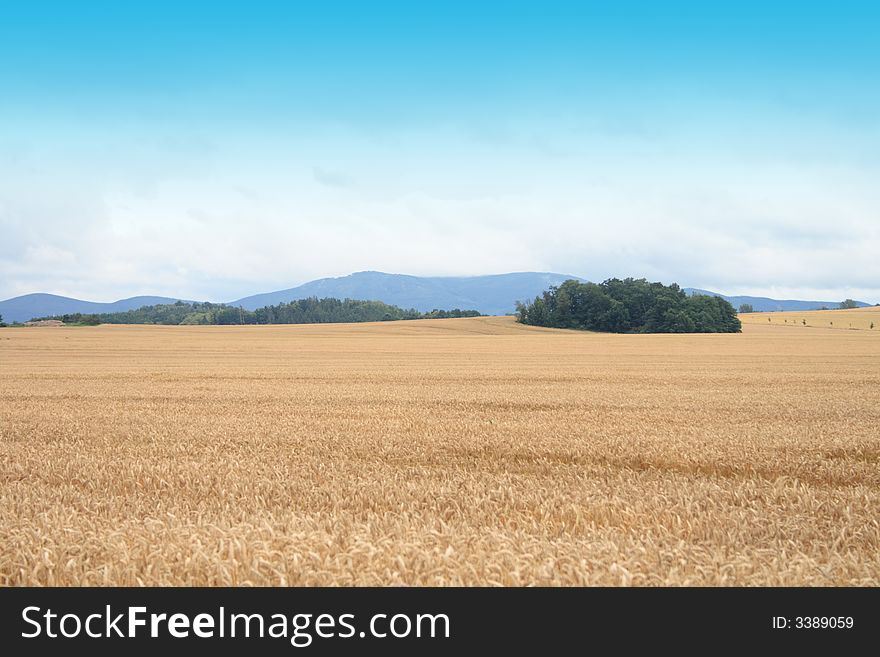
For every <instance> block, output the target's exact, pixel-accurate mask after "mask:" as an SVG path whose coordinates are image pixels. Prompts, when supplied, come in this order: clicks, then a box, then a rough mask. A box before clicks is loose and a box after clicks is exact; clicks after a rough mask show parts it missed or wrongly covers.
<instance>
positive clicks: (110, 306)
mask: <svg viewBox="0 0 880 657" xmlns="http://www.w3.org/2000/svg"><path fill="white" fill-rule="evenodd" d="M569 278H576V279H578V280H584V279H581V278H579V277H577V276H571V275H566V274H556V273H550V272H515V273H509V274H494V275H489V276H434V277H425V276H408V275H405V274H386V273H383V272H378V271H362V272H357V273H354V274H349V275H348V276H340V277H338V278H321V279H318V280H315V281H311V282H309V283H305V284H303V285H300V286H298V287H292V288H289V289H286V290H278V291H276V292H267V293H265V294H255V295H252V296H248V297H244V298H241V299H236V300H235V301H230V302H228V303H229V305H232V306H237V307H238V306H240V307H242V308H244V309H246V310H256V309H257V308H262V307H264V306H269V305H277V304H279V303H288V302H290V301H295V300H297V299H304V298H307V297H312V296H314V297H319V298H324V297H335V298H338V299H346V298H349V299H358V300H364V301H382V302H384V303H387V304H391V305H395V306H400V307H401V308H415V309H416V310H418V311H420V312H429V311H431V310H434V309H435V308H437V309H443V310H451V309H453V308H460V309H461V310H479V311H480V312H481V313H483V314H486V315H504V314H506V313H510V312H513V310H514V306H515V303H516V302H517V301H527V300H531V299H533V298H534V297H535V296H537V295H539V294H541V292H543V291H544V290H546V289H547V288H548V287H549V286H551V285H558V284H560V283H562V282H563V281H565V280H566V279H569ZM684 290H685V292H687V293H689V294H709V295H712V296H720V297H723V298H725V299H727V300H728V301H730V303H731V304H733V306H734V308H738V307H739V306H740V304H743V303H750V304H752V307H753V308H754V309H755V310H756V311H786V310H815V309H818V308H822V307H823V306H825V307H828V308H836V307H837V305H838V303H839V302H837V301H799V300H790V299H786V300H777V299H770V298H767V297H752V296H726V295H723V294H720V293H718V292H711V291H708V290H700V289H697V288H684ZM175 301H177V299H174V298H170V297H158V296H139V297H131V298H129V299H121V300H119V301H114V302H112V303H96V302H93V301H81V300H79V299H72V298H69V297H63V296H58V295H55V294H26V295H24V296H20V297H15V298H13V299H7V300H6V301H0V315H2V316H3V319H4V320H5V321H7V322H25V321H27V320H29V319H32V318H34V317H47V316H50V315H63V314H66V313H112V312H124V311H126V310H134V309H136V308H141V307H143V306H150V305H156V304H165V303H174V302H175ZM868 305H870V304H867V303H864V302H859V306H868Z"/></svg>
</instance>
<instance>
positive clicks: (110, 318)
mask: <svg viewBox="0 0 880 657" xmlns="http://www.w3.org/2000/svg"><path fill="white" fill-rule="evenodd" d="M479 315H480V313H479V312H477V311H476V310H459V309H458V308H456V309H455V310H432V311H431V312H428V313H420V312H419V311H417V310H414V309H409V310H404V309H403V308H399V307H398V306H391V305H389V304H387V303H382V302H381V301H358V300H355V299H345V300H339V299H332V298H328V299H318V298H317V297H309V298H308V299H299V300H297V301H291V302H290V303H282V304H278V305H277V306H266V307H265V308H258V309H257V310H253V311H251V310H244V309H242V308H236V307H233V306H227V305H225V304H217V303H184V302H183V301H178V302H177V303H173V304H165V305H157V306H143V307H142V308H137V309H135V310H128V311H125V312H119V313H103V314H97V315H84V314H82V313H74V314H70V315H56V316H53V317H44V318H41V319H60V320H61V321H62V322H64V323H65V324H80V325H95V324H166V325H179V324H322V323H337V322H380V321H390V320H398V319H446V318H450V317H479Z"/></svg>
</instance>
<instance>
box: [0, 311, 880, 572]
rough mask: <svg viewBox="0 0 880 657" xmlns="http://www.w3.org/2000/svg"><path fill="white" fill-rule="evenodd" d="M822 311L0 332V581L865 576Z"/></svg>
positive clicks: (850, 381)
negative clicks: (680, 329)
mask: <svg viewBox="0 0 880 657" xmlns="http://www.w3.org/2000/svg"><path fill="white" fill-rule="evenodd" d="M824 312H831V311H824ZM844 312H850V313H857V314H858V313H861V315H859V317H860V318H861V316H862V315H864V316H865V317H867V315H868V314H869V313H870V312H872V309H866V310H854V311H833V312H832V314H833V316H834V319H833V320H828V321H833V322H834V325H833V326H830V325H829V326H827V327H826V326H823V325H821V322H819V323H818V324H816V325H815V326H811V327H809V328H808V327H804V326H803V324H802V323H800V324H799V325H797V324H795V321H794V320H796V319H797V318H800V317H801V315H805V314H804V313H791V315H793V316H794V317H792V318H791V319H792V323H791V326H789V325H788V322H784V323H782V328H780V326H779V324H780V323H781V322H782V320H781V319H779V321H777V319H776V317H779V316H781V314H771V313H756V314H754V315H753V316H743V320H744V326H743V333H742V334H724V335H710V334H706V335H606V334H595V333H585V332H576V331H564V330H554V329H541V328H535V327H526V326H522V325H519V324H516V323H514V322H513V320H512V318H508V317H481V318H469V319H450V320H418V321H409V322H383V323H376V324H358V325H352V324H336V325H300V326H293V325H288V326H241V327H239V326H174V327H159V326H99V327H76V328H74V327H64V328H48V327H47V328H24V329H0V584H2V585H71V584H75V585H111V584H112V585H277V584H282V585H349V584H354V585H374V584H382V585H398V584H408V585H462V584H464V585H528V584H537V585H582V584H606V585H686V584H687V585H799V584H806V585H871V586H877V585H880V521H878V519H880V431H878V426H880V328H875V329H873V330H870V329H867V328H865V329H864V330H852V331H848V330H846V331H845V330H839V329H840V328H843V327H842V326H841V327H838V321H841V322H843V321H861V319H858V320H856V319H850V320H837V319H836V318H837V317H843V313H844ZM873 312H875V313H876V310H874V311H873ZM807 314H809V313H807ZM768 316H770V319H771V321H769V322H768V319H767V318H768ZM786 319H788V318H786ZM798 321H800V320H798ZM823 321H824V320H823ZM865 321H866V322H867V321H869V320H865ZM875 321H876V320H875ZM786 328H787V329H788V330H786Z"/></svg>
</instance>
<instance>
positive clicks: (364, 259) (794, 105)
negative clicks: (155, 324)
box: [0, 0, 880, 302]
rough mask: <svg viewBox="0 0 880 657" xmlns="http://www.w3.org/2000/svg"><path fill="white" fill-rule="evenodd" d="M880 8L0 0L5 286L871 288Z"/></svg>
mask: <svg viewBox="0 0 880 657" xmlns="http://www.w3.org/2000/svg"><path fill="white" fill-rule="evenodd" d="M878 33H880V4H877V3H869V2H861V3H854V2H835V3H831V2H823V3H810V2H760V3H759V2H729V3H722V2H719V3H706V2H614V3H612V2H576V3H575V2H567V3H563V2H482V3H477V2H460V3H459V2H442V3H441V2H437V3H430V2H420V3H414V2H399V3H390V2H372V3H369V2H357V3H354V2H352V3H343V2H336V3H334V2H298V3H297V2H259V1H252V2H189V3H185V2H174V3H171V2H168V3H166V2H156V1H154V2H143V3H138V2H126V3H119V2H97V1H91V2H80V3H76V2H40V1H39V0H34V1H30V2H11V1H8V0H0V231H2V236H3V239H2V240H0V298H5V297H8V296H14V295H17V294H23V293H27V292H35V291H47V292H55V293H61V294H70V295H74V296H79V297H85V298H90V299H96V300H107V299H113V298H117V297H121V296H130V295H133V294H141V293H159V294H169V295H173V296H185V297H191V298H205V299H212V300H228V299H232V298H236V297H239V296H242V295H244V294H248V293H252V292H258V291H265V290H267V289H275V288H281V287H290V286H292V285H295V284H298V283H301V282H304V281H306V280H309V279H311V278H315V277H319V276H326V275H342V274H346V273H349V272H351V271H356V270H363V269H378V270H383V271H392V272H401V273H412V274H426V275H427V274H431V275H444V274H448V275H465V274H481V273H497V272H502V271H516V270H545V271H560V272H565V273H572V274H577V275H581V276H585V277H588V278H592V279H596V280H600V279H603V278H606V277H609V276H614V275H617V276H626V275H635V276H647V277H649V278H652V279H656V280H663V281H666V282H671V281H677V282H679V283H681V284H683V285H692V286H697V287H705V288H711V289H718V290H721V291H724V292H729V293H758V294H768V295H773V296H786V297H802V298H803V297H823V298H829V299H836V298H843V297H844V296H853V297H856V298H862V299H865V300H868V301H872V302H873V301H880V258H878V257H877V253H878V252H880V191H878V190H880V184H878V174H880V148H878V147H880V112H878V109H880V103H878V95H880V79H878V78H880V73H878V71H880V40H878V39H877V38H876V35H877V34H878Z"/></svg>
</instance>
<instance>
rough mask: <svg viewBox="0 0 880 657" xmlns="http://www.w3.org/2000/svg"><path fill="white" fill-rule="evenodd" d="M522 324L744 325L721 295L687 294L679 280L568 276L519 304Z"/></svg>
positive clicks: (599, 327)
mask: <svg viewBox="0 0 880 657" xmlns="http://www.w3.org/2000/svg"><path fill="white" fill-rule="evenodd" d="M517 320H518V321H519V322H522V323H523V324H532V325H535V326H552V327H557V328H575V329H584V330H589V331H605V332H611V333H732V332H738V331H740V330H741V325H740V321H739V319H738V318H737V316H736V311H735V310H734V308H733V306H731V305H730V303H728V302H727V301H726V300H724V299H722V298H721V297H713V296H705V295H694V296H688V295H687V294H685V292H684V291H683V290H682V289H681V288H680V287H679V286H678V285H675V284H673V285H663V284H662V283H649V282H648V281H646V280H645V279H643V278H642V279H634V278H626V279H623V280H621V279H617V278H612V279H608V280H606V281H604V282H602V283H600V284H596V283H581V282H580V281H575V280H568V281H565V282H564V283H562V284H561V285H559V286H558V287H551V288H550V289H548V290H547V291H546V292H544V293H543V294H542V295H541V296H540V297H536V298H535V299H534V301H532V302H531V303H518V304H517Z"/></svg>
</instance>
